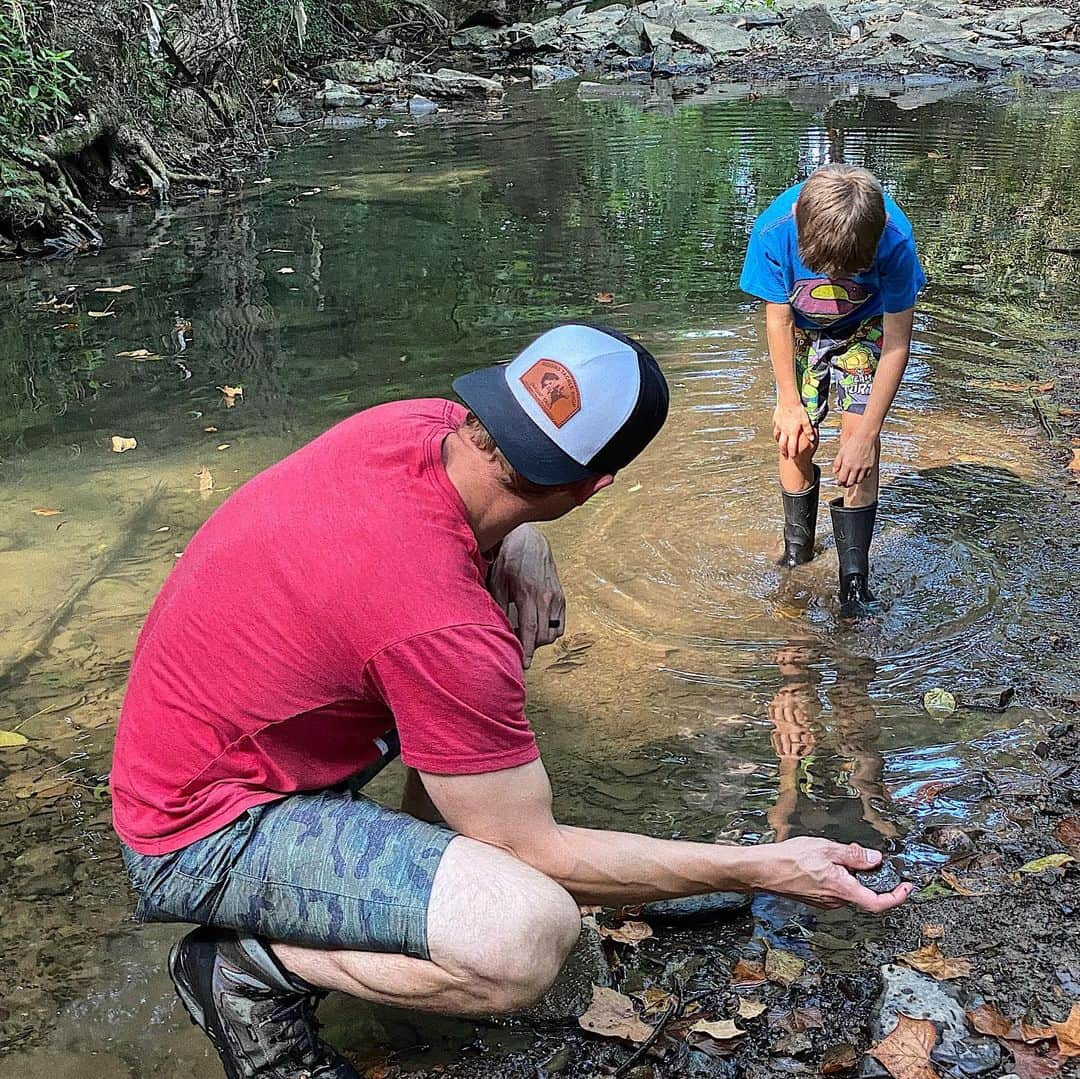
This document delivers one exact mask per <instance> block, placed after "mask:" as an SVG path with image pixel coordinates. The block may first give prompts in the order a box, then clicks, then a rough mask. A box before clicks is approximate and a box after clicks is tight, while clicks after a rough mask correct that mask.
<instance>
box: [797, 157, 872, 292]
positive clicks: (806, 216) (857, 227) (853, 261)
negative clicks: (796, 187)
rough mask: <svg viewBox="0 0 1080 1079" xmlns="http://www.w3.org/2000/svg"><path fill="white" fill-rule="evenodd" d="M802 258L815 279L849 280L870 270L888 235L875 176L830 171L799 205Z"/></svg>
mask: <svg viewBox="0 0 1080 1079" xmlns="http://www.w3.org/2000/svg"><path fill="white" fill-rule="evenodd" d="M795 225H796V228H797V229H798V234H799V258H801V259H802V260H803V262H804V263H806V265H807V266H809V267H810V269H811V270H813V271H814V272H815V273H820V274H825V276H826V277H845V276H847V275H850V274H856V273H860V272H862V271H865V270H868V269H870V266H871V265H872V264H873V261H874V255H875V253H876V252H877V245H878V242H879V241H880V240H881V234H882V233H883V232H884V231H885V196H884V195H883V194H882V191H881V184H880V183H879V182H878V179H877V177H876V176H874V174H873V173H872V172H868V171H867V170H866V169H860V168H856V167H855V166H854V165H825V166H823V167H822V168H820V169H818V170H816V171H815V172H813V173H811V175H810V178H809V179H808V180H807V181H806V183H804V184H803V186H802V190H801V191H800V192H799V197H798V199H797V201H796V203H795Z"/></svg>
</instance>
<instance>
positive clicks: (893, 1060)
mask: <svg viewBox="0 0 1080 1079" xmlns="http://www.w3.org/2000/svg"><path fill="white" fill-rule="evenodd" d="M937 1040H938V1034H937V1028H936V1027H935V1026H934V1024H933V1023H931V1022H930V1020H929V1019H912V1018H911V1016H910V1015H904V1014H903V1013H902V1012H901V1014H900V1017H899V1022H898V1023H897V1024H896V1028H895V1029H894V1030H893V1032H892V1033H891V1034H890V1035H889V1036H888V1037H887V1038H883V1039H882V1040H881V1041H880V1042H878V1044H877V1045H875V1046H872V1047H871V1049H870V1050H869V1052H870V1055H871V1056H872V1057H874V1058H875V1059H877V1060H879V1061H880V1062H881V1063H882V1064H883V1065H884V1066H885V1068H886V1069H887V1070H888V1072H889V1074H890V1075H891V1076H893V1079H939V1076H938V1073H937V1072H936V1071H935V1070H934V1066H933V1064H931V1063H930V1053H931V1052H932V1051H933V1049H934V1046H935V1045H937Z"/></svg>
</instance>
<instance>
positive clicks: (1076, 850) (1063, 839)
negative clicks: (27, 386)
mask: <svg viewBox="0 0 1080 1079" xmlns="http://www.w3.org/2000/svg"><path fill="white" fill-rule="evenodd" d="M35 512H37V511H35ZM1054 838H1055V839H1056V840H1057V841H1058V842H1059V843H1060V844H1061V845H1062V846H1063V847H1065V848H1067V849H1068V851H1069V853H1070V854H1071V855H1072V856H1073V857H1074V858H1080V817H1066V818H1065V819H1064V820H1059V821H1058V822H1057V827H1056V828H1055V829H1054Z"/></svg>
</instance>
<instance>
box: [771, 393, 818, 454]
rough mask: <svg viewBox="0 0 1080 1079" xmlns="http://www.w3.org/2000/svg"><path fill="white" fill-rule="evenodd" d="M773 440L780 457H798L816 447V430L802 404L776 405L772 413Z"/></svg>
mask: <svg viewBox="0 0 1080 1079" xmlns="http://www.w3.org/2000/svg"><path fill="white" fill-rule="evenodd" d="M773 438H774V439H776V444H777V446H779V447H780V455H781V456H782V457H798V456H800V455H801V454H803V453H806V452H807V451H808V450H810V449H812V448H813V447H814V446H816V445H817V430H816V429H815V427H814V425H813V423H811V422H810V414H809V413H808V412H807V411H806V409H805V408H804V407H803V405H802V404H798V405H777V406H776V409H775V411H774V412H773Z"/></svg>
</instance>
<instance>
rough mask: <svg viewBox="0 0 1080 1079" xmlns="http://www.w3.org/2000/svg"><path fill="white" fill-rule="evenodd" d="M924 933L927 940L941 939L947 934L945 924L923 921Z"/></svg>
mask: <svg viewBox="0 0 1080 1079" xmlns="http://www.w3.org/2000/svg"><path fill="white" fill-rule="evenodd" d="M922 935H923V936H924V937H926V939H927V940H941V938H942V937H944V936H945V926H943V925H937V924H935V923H934V922H923V927H922Z"/></svg>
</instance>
